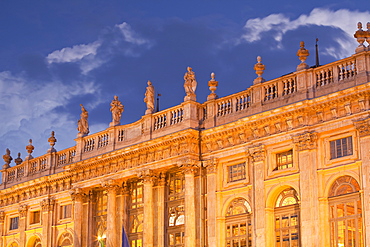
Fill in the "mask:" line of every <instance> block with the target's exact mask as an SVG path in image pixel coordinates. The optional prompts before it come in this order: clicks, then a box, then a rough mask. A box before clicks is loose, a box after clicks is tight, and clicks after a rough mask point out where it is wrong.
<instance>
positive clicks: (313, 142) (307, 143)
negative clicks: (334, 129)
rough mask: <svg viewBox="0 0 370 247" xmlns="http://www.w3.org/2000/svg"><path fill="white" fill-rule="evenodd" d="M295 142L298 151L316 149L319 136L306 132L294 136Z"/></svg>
mask: <svg viewBox="0 0 370 247" xmlns="http://www.w3.org/2000/svg"><path fill="white" fill-rule="evenodd" d="M293 142H294V143H295V144H296V146H297V149H298V151H303V150H310V149H315V148H316V147H317V134H316V133H314V132H308V131H306V132H304V133H302V134H298V135H295V136H293Z"/></svg>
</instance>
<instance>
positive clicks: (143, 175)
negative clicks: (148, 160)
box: [138, 169, 157, 185]
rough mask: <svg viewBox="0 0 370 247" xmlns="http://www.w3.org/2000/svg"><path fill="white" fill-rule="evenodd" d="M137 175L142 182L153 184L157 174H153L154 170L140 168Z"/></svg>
mask: <svg viewBox="0 0 370 247" xmlns="http://www.w3.org/2000/svg"><path fill="white" fill-rule="evenodd" d="M138 177H139V178H140V179H142V180H143V183H144V184H152V185H154V183H155V182H156V180H157V174H155V173H154V171H153V170H150V169H145V170H141V171H140V172H139V174H138Z"/></svg>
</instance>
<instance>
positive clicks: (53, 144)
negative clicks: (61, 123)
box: [48, 131, 57, 153]
mask: <svg viewBox="0 0 370 247" xmlns="http://www.w3.org/2000/svg"><path fill="white" fill-rule="evenodd" d="M48 142H49V144H50V148H49V150H48V153H55V152H56V151H57V150H55V148H54V146H55V143H56V142H57V139H56V138H55V132H54V131H52V132H51V135H50V137H49V139H48Z"/></svg>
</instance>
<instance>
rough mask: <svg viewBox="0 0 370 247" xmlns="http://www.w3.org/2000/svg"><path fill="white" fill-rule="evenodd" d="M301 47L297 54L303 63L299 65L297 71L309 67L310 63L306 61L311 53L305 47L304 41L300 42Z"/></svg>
mask: <svg viewBox="0 0 370 247" xmlns="http://www.w3.org/2000/svg"><path fill="white" fill-rule="evenodd" d="M300 47H301V48H299V50H298V51H297V56H298V57H299V60H300V61H301V63H300V64H299V65H298V66H297V71H298V70H302V69H308V68H309V67H308V65H307V64H306V63H305V61H306V59H307V57H308V56H309V55H310V52H309V51H308V50H307V49H306V48H304V42H303V41H301V42H300Z"/></svg>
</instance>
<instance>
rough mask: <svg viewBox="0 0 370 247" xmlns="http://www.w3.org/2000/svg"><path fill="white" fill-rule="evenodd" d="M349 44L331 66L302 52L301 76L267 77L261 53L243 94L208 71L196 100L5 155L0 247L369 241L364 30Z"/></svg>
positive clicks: (357, 246)
mask: <svg viewBox="0 0 370 247" xmlns="http://www.w3.org/2000/svg"><path fill="white" fill-rule="evenodd" d="M369 26H370V25H369ZM355 37H356V38H357V40H358V41H359V44H360V45H359V47H357V48H356V52H355V54H354V55H352V56H350V57H348V58H345V59H342V60H338V61H335V62H333V63H330V64H326V65H322V66H314V67H309V66H307V64H306V63H305V59H306V57H307V56H308V51H307V50H306V49H305V48H304V44H303V43H302V44H301V48H300V49H299V51H298V53H297V55H298V56H299V59H300V61H301V63H300V64H298V63H297V64H298V66H297V70H296V71H294V72H292V73H290V74H287V75H284V76H282V77H279V78H276V79H273V80H269V81H265V80H264V79H263V76H262V75H263V71H264V69H265V67H264V65H263V64H262V61H261V59H260V58H258V63H257V64H256V65H255V67H254V69H255V71H256V74H257V78H256V79H255V80H254V82H253V85H252V86H251V87H249V88H248V89H246V90H244V91H241V92H238V93H235V94H232V95H229V96H226V97H221V98H219V97H217V95H216V89H217V85H218V82H217V81H216V78H215V75H214V74H212V76H211V79H210V81H209V82H208V85H209V87H210V90H211V93H210V95H209V96H208V99H207V101H206V102H204V103H198V102H197V101H196V100H195V94H192V93H191V92H190V93H188V91H187V92H186V93H187V96H186V97H185V99H184V102H183V103H181V104H180V105H177V106H174V107H172V108H169V109H165V110H162V111H159V112H153V111H150V110H149V111H148V110H147V111H146V114H145V115H143V116H142V118H141V119H140V120H138V121H137V122H134V123H131V124H126V125H119V124H111V126H110V127H108V128H107V129H105V130H103V131H101V132H98V133H93V134H89V135H87V134H86V133H85V134H83V135H79V136H78V137H77V138H76V139H75V141H76V145H75V146H73V147H71V148H68V149H64V150H61V151H56V150H55V148H54V144H55V141H56V139H55V138H57V136H58V133H56V134H55V136H54V133H52V135H51V137H50V138H49V140H48V141H49V143H50V146H51V147H50V149H49V150H48V151H47V153H46V154H45V155H42V156H40V157H32V151H33V145H32V141H30V144H29V145H28V146H27V147H26V149H27V151H28V156H27V157H25V159H24V160H22V159H21V158H20V157H19V156H18V158H16V159H14V161H13V162H12V160H13V159H12V158H11V154H10V151H8V150H7V152H6V154H5V155H4V156H3V159H4V161H5V165H4V166H3V169H2V170H1V172H2V184H1V185H0V188H1V190H0V247H23V246H27V247H41V246H43V247H59V246H74V247H85V246H88V247H90V246H96V247H98V246H99V247H102V246H109V247H119V246H123V243H122V241H123V239H124V235H126V236H127V239H128V241H129V243H130V246H131V247H141V246H145V247H154V246H160V247H164V246H166V247H180V246H184V247H195V246H209V247H224V246H227V247H250V246H258V247H259V246H267V247H270V246H277V247H283V246H290V247H294V246H303V247H305V246H322V247H328V246H331V247H334V246H335V247H342V246H343V247H344V246H354V247H363V246H370V199H369V198H370V197H369V196H370V184H369V183H370V115H369V113H370V47H369V43H370V32H369V31H363V30H362V29H361V30H360V29H359V31H357V32H356V35H355ZM366 40H367V42H366ZM188 71H189V73H190V72H191V73H193V74H192V76H193V79H194V80H193V81H192V84H189V85H190V86H188V89H187V90H190V91H191V89H192V88H193V89H194V85H196V83H195V84H194V81H195V77H194V72H192V71H191V68H190V69H189V68H188ZM220 83H222V82H220ZM148 85H149V83H148ZM150 85H151V84H150ZM194 91H195V90H194ZM116 122H117V121H116ZM60 134H62V133H60Z"/></svg>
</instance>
